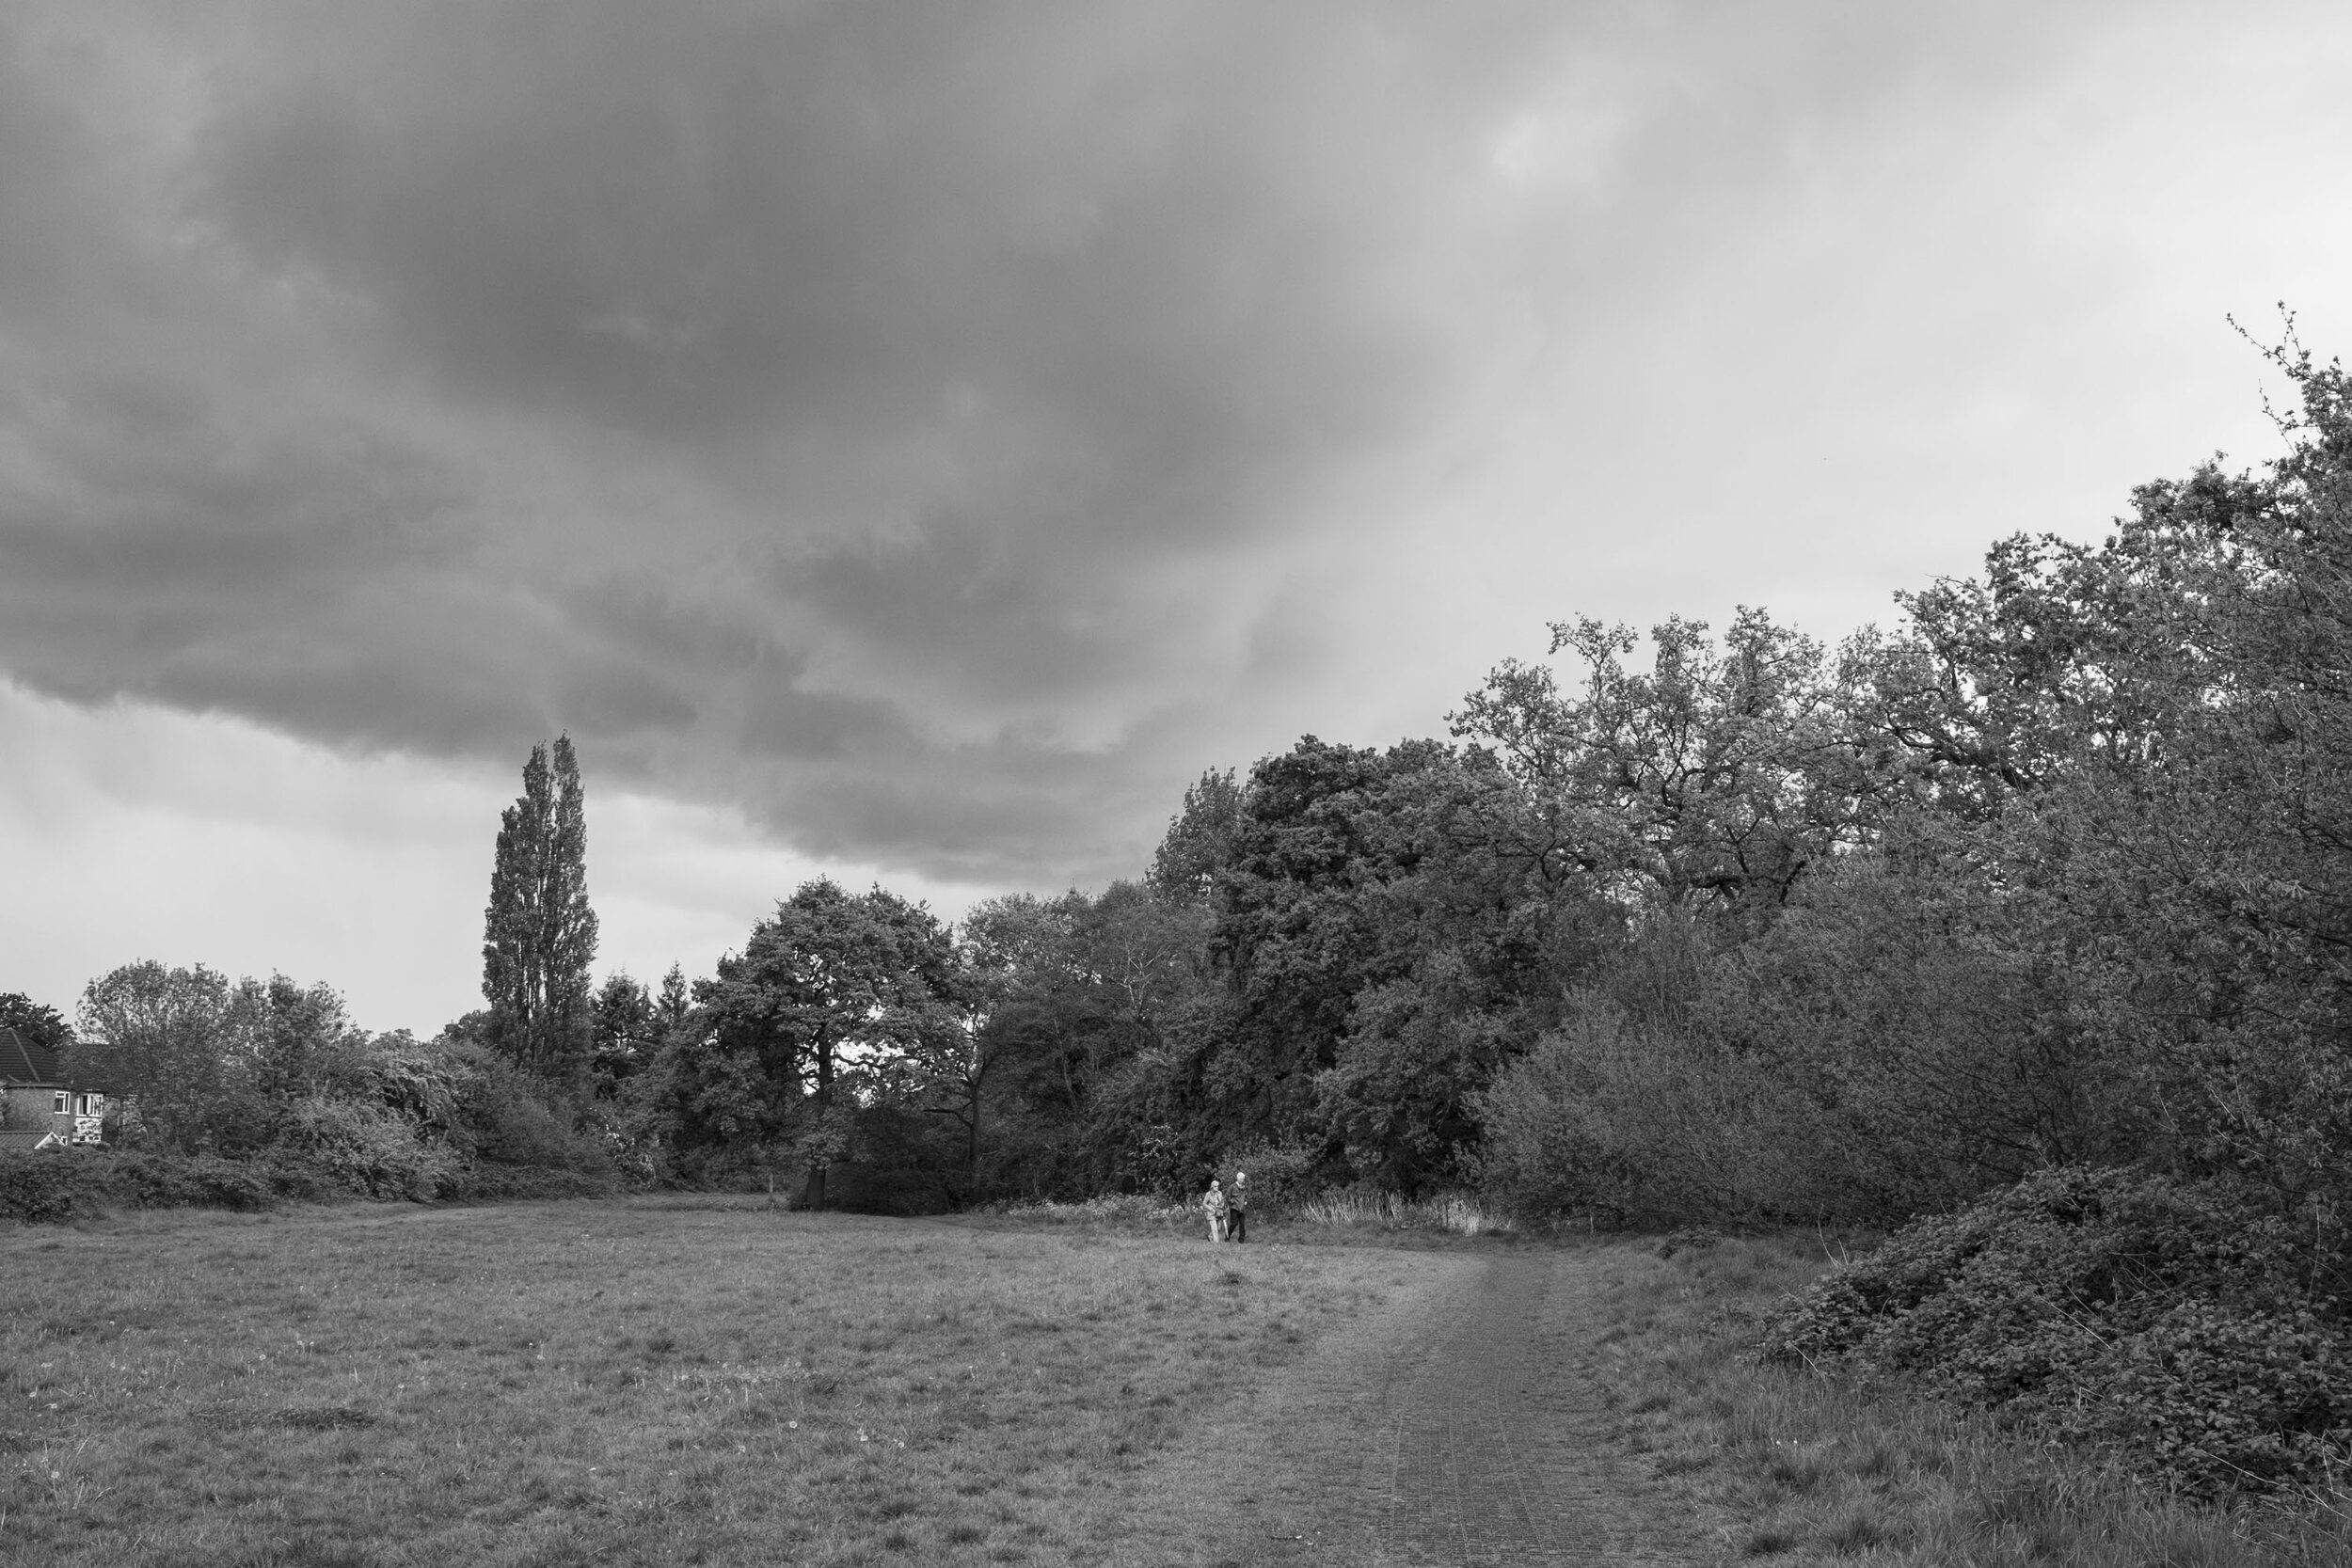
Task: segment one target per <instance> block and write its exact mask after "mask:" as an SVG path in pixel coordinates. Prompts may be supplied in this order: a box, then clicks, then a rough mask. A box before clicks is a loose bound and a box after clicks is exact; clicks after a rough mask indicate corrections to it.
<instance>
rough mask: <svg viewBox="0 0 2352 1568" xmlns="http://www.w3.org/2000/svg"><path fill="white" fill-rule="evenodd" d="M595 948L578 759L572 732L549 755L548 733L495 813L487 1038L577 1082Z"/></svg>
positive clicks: (584, 1055) (559, 1078)
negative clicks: (517, 791)
mask: <svg viewBox="0 0 2352 1568" xmlns="http://www.w3.org/2000/svg"><path fill="white" fill-rule="evenodd" d="M595 958H596V911H594V910H592V909H590V908H589V907H588V822H587V815H586V812H585V809H584V807H583V804H582V797H581V793H580V763H579V760H578V759H577V758H576V757H575V756H574V755H573V753H572V742H571V737H570V736H557V737H556V740H555V747H554V753H553V756H552V758H550V756H549V753H548V746H547V743H546V742H545V741H542V742H540V743H539V744H538V745H536V746H533V747H532V749H531V760H530V761H529V762H528V763H526V764H524V765H523V792H522V794H521V795H519V796H517V797H516V800H515V803H514V804H513V805H511V806H509V807H507V808H506V810H505V811H504V812H503V813H502V814H501V816H500V818H499V840H498V860H497V863H496V864H495V865H493V867H492V868H491V871H490V908H489V911H488V913H487V916H486V918H485V923H484V927H483V933H482V994H483V996H484V998H485V1000H487V1001H488V1003H489V1004H490V1017H489V1023H488V1029H487V1034H488V1037H489V1040H490V1043H491V1044H492V1045H493V1046H495V1047H497V1048H498V1049H499V1050H501V1051H502V1052H504V1053H506V1054H508V1055H509V1056H512V1057H513V1058H514V1059H515V1060H516V1062H518V1063H520V1064H521V1065H522V1066H524V1067H526V1068H529V1069H532V1071H534V1072H537V1073H540V1074H542V1075H543V1076H545V1077H547V1078H549V1079H552V1080H555V1081H556V1082H558V1083H562V1084H565V1085H570V1086H573V1087H579V1086H580V1083H581V1081H582V1080H584V1078H585V1076H586V1073H587V1069H588V1059H589V1053H590V1049H591V1031H590V1014H589V1002H590V998H591V991H590V988H589V980H588V966H589V964H590V963H591V962H593V961H594V960H595Z"/></svg>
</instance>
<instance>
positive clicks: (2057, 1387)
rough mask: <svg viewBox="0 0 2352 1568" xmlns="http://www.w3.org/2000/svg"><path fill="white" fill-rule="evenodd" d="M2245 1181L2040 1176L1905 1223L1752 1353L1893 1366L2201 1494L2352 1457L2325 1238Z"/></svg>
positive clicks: (1919, 1383) (2350, 1385)
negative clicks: (1970, 1203)
mask: <svg viewBox="0 0 2352 1568" xmlns="http://www.w3.org/2000/svg"><path fill="white" fill-rule="evenodd" d="M2347 1287H2352V1277H2347V1272H2346V1269H2345V1262H2344V1257H2343V1255H2342V1252H2341V1250H2340V1249H2338V1248H2336V1247H2333V1246H2330V1245H2328V1237H2327V1236H2326V1233H2325V1232H2324V1231H2314V1230H2309V1229H2305V1228H2303V1227H2299V1226H2297V1225H2296V1224H2294V1223H2292V1221H2291V1220H2290V1219H2289V1218H2288V1217H2287V1216H2284V1215H2281V1214H2280V1213H2279V1212H2276V1210H2275V1209H2274V1208H2272V1207H2271V1206H2268V1205H2265V1204H2264V1203H2261V1202H2259V1201H2256V1200H2254V1198H2253V1196H2252V1195H2251V1194H2250V1193H2249V1191H2248V1190H2247V1189H2245V1188H2244V1187H2243V1186H2240V1185H2236V1184H2224V1183H2213V1182H2206V1183H2200V1184H2197V1185H2194V1186H2184V1185H2182V1184H2180V1183H2177V1182H2173V1181H2169V1180H2163V1179H2161V1178H2158V1177H2154V1176H2152V1175H2148V1174H2145V1173H2140V1172H2131V1171H2122V1170H2112V1169H2110V1170H2097V1169H2091V1168H2088V1167H2082V1166H2075V1167H2069V1168H2065V1169H2059V1170H2050V1171H2042V1172H2037V1173H2036V1174H2035V1175H2033V1176H2030V1177H2028V1178H2026V1180H2024V1181H2022V1182H2020V1183H2019V1184H2017V1185H2016V1186H2014V1187H2011V1188H2010V1189H2008V1190H2006V1191H2004V1192H2002V1193H2000V1194H1997V1195H1995V1196H1991V1197H1988V1198H1986V1199H1984V1200H1983V1201H1981V1202H1980V1203H1978V1204H1976V1205H1974V1206H1972V1207H1970V1208H1968V1209H1966V1210H1964V1211H1963V1212H1960V1213H1957V1214H1953V1215H1948V1216H1937V1217H1933V1218H1929V1219H1923V1220H1921V1221H1919V1222H1917V1223H1915V1224H1914V1225H1913V1226H1911V1227H1908V1228H1906V1229H1905V1230H1903V1231H1902V1232H1901V1233H1899V1235H1897V1236H1896V1237H1895V1238H1893V1239H1892V1240H1891V1241H1889V1242H1888V1243H1886V1244H1885V1245H1883V1246H1882V1247H1880V1248H1879V1249H1878V1250H1877V1251H1876V1252H1874V1253H1872V1254H1870V1255H1869V1256H1868V1257H1867V1258H1864V1259H1860V1260H1859V1261H1856V1262H1851V1263H1849V1264H1847V1265H1846V1266H1844V1267H1841V1268H1838V1269H1836V1270H1834V1271H1832V1272H1831V1273H1830V1274H1829V1275H1826V1276H1825V1277H1824V1278H1822V1279H1821V1280H1820V1281H1819V1282H1818V1283H1816V1284H1815V1285H1813V1286H1812V1287H1810V1288H1809V1289H1807V1290H1806V1291H1804V1292H1803V1293H1802V1294H1801V1295H1799V1296H1798V1297H1796V1298H1795V1299H1794V1300H1792V1301H1790V1302H1789V1303H1788V1304H1787V1305H1785V1306H1784V1307H1782V1308H1781V1309H1780V1310H1779V1311H1778V1312H1777V1313H1776V1314H1775V1315H1774V1316H1773V1318H1772V1320H1771V1321H1770V1322H1769V1323H1768V1324H1767V1325H1766V1331H1765V1335H1764V1340H1763V1343H1764V1350H1765V1354H1766V1356H1767V1358H1768V1359H1772V1360H1778V1361H1782V1362H1786V1363H1791V1364H1800V1365H1804V1366H1807V1367H1812V1368H1817V1369H1823V1368H1829V1369H1835V1370H1841V1371H1844V1372H1848V1373H1852V1374H1859V1375H1861V1376H1865V1377H1883V1378H1893V1379H1896V1380H1899V1381H1900V1382H1903V1383H1905V1384H1908V1385H1910V1386H1914V1387H1917V1388H1922V1389H1925V1390H1927V1391H1929V1392H1931V1393H1933V1394H1937V1395H1940V1396H1942V1397H1945V1398H1947V1399H1950V1400H1953V1401H1955V1402H1960V1403H1963V1404H1966V1405H1971V1406H1975V1407H1978V1408H1981V1409H1987V1410H1992V1411H1995V1412H1998V1413H2000V1414H2001V1415H2003V1416H2005V1417H2009V1418H2015V1419H2017V1420H2019V1421H2020V1422H2022V1423H2025V1424H2026V1425H2029V1426H2031V1427H2033V1428H2035V1429H2037V1430H2040V1431H2042V1432H2045V1433H2052V1434H2055V1435H2058V1436H2061V1437H2066V1438H2070V1439H2075V1440H2081V1441H2088V1442H2091V1443H2096V1444H2100V1445H2103V1446H2106V1447H2109V1448H2111V1449H2115V1450H2117V1451H2118V1452H2120V1453H2121V1454H2122V1456H2123V1457H2124V1458H2125V1459H2126V1460H2128V1461H2129V1462H2130V1463H2131V1464H2132V1465H2134V1466H2135V1467H2137V1468H2138V1469H2139V1470H2141V1471H2143V1472H2144V1473H2147V1474H2150V1475H2152V1476H2153V1477H2156V1478H2159V1479H2161V1480H2163V1481H2168V1482H2169V1483H2171V1484H2172V1485H2173V1486H2175V1487H2177V1488H2179V1489H2182V1490H2185V1491H2189V1492H2193V1493H2198V1494H2201V1495H2205V1496H2218V1495H2223V1494H2227V1493H2233V1492H2239V1491H2258V1490H2265V1489H2269V1488H2275V1487H2279V1486H2282V1485H2289V1484H2294V1483H2312V1482H2316V1481H2322V1480H2326V1479H2329V1478H2332V1477H2334V1476H2338V1475H2341V1474H2342V1473H2343V1471H2344V1468H2345V1465H2346V1463H2347V1460H2352V1337H2347V1335H2346V1333H2345V1331H2344V1330H2345V1325H2344V1291H2345V1290H2346V1289H2347Z"/></svg>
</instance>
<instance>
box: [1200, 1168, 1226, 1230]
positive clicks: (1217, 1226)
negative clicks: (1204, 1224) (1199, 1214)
mask: <svg viewBox="0 0 2352 1568" xmlns="http://www.w3.org/2000/svg"><path fill="white" fill-rule="evenodd" d="M1200 1207H1201V1208H1202V1209H1204V1210H1206V1211H1207V1212H1208V1215H1209V1240H1211V1241H1212V1242H1221V1241H1223V1240H1224V1239H1225V1189H1224V1188H1222V1187H1220V1186H1218V1185H1217V1184H1216V1180H1215V1179H1211V1180H1210V1182H1209V1196H1206V1197H1204V1198H1202V1199H1201V1200H1200Z"/></svg>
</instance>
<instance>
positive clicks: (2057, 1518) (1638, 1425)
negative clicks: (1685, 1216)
mask: <svg viewBox="0 0 2352 1568" xmlns="http://www.w3.org/2000/svg"><path fill="white" fill-rule="evenodd" d="M1692 1240H1693V1239H1692V1238H1686V1239H1684V1240H1683V1241H1682V1242H1680V1243H1677V1244H1674V1245H1664V1244H1658V1245H1651V1246H1645V1247H1639V1248H1637V1247H1635V1246H1632V1245H1628V1244H1624V1243H1619V1244H1616V1245H1613V1246H1610V1247H1607V1248H1605V1249H1601V1250H1600V1251H1599V1252H1598V1253H1597V1259H1598V1261H1597V1266H1598V1267H1600V1268H1601V1269H1603V1270H1604V1271H1605V1284H1604V1286H1603V1291H1604V1304H1605V1307H1606V1309H1607V1310H1608V1312H1609V1314H1610V1316H1611V1318H1612V1320H1613V1322H1612V1326H1611V1327H1610V1328H1608V1329H1607V1330H1606V1331H1605V1332H1604V1333H1603V1335H1602V1337H1601V1341H1600V1344H1599V1345H1598V1347H1597V1349H1598V1351H1599V1361H1600V1372H1601V1376H1602V1379H1603V1382H1604V1386H1605V1388H1606V1390H1607V1398H1608V1401H1609V1403H1610V1404H1611V1406H1612V1407H1613V1410H1614V1411H1615V1413H1616V1415H1617V1417H1618V1418H1619V1419H1620V1420H1621V1421H1622V1422H1623V1424H1624V1427H1625V1430H1626V1434H1627V1436H1628V1439H1629V1441H1630V1442H1631V1443H1632V1444H1633V1446H1634V1447H1636V1448H1637V1449H1640V1450H1641V1451H1643V1452H1645V1454H1647V1455H1648V1457H1649V1460H1650V1463H1651V1464H1652V1465H1653V1466H1654V1467H1655V1469H1656V1470H1657V1472H1658V1473H1660V1474H1661V1475H1663V1476H1666V1477H1669V1478H1672V1479H1673V1480H1674V1481H1676V1482H1677V1484H1678V1485H1679V1486H1681V1487H1682V1488H1683V1489H1684V1490H1685V1491H1686V1493H1687V1496H1688V1498H1689V1501H1690V1504H1691V1506H1692V1507H1693V1508H1694V1509H1695V1510H1698V1511H1701V1512H1704V1513H1707V1514H1709V1515H1711V1516H1712V1517H1714V1518H1716V1519H1717V1520H1719V1521H1722V1523H1721V1524H1720V1526H1719V1528H1720V1531H1721V1540H1722V1544H1723V1546H1724V1551H1725V1554H1726V1556H1729V1557H1734V1558H1748V1559H1755V1560H1760V1561H1768V1562H1773V1563H1812V1562H1828V1561H1832V1560H1836V1561H1840V1562H1858V1563H1873V1564H1888V1565H1897V1564H1899V1565H1903V1568H1931V1565H1932V1568H2028V1565H2052V1568H2055V1565H2060V1564H2063V1565H2066V1568H2147V1565H2150V1564H2179V1565H2188V1564H2196V1565H2199V1568H2319V1565H2321V1564H2328V1565H2331V1568H2332V1565H2339V1564H2342V1563H2343V1562H2344V1561H2346V1560H2352V1491H2347V1490H2346V1489H2344V1487H2343V1486H2342V1485H2341V1484H2330V1483H2328V1482H2327V1481H2322V1482H2320V1483H2319V1484H2315V1485H2312V1486H2309V1487H2304V1488H2300V1489H2295V1490H2287V1491H2278V1492H2274V1493H2271V1494H2269V1495H2266V1496H2264V1497H2238V1498H2235V1499H2233V1500H2232V1501H2230V1502H2228V1503H2226V1504H2222V1503H2217V1502H2209V1501H2203V1500H2201V1499H2199V1498H2197V1497H2191V1496H2188V1495H2186V1494H2185V1493H2183V1492H2181V1491H2179V1490H2177V1489H2174V1488H2171V1487H2168V1486H2165V1485H2162V1484H2159V1483H2155V1482H2152V1481H2147V1480H2145V1479H2142V1478H2140V1477H2137V1476H2135V1475H2134V1474H2133V1473H2132V1471H2131V1470H2130V1469H2129V1467H2127V1466H2125V1465H2122V1464H2120V1463H2119V1462H2118V1461H2117V1460H2116V1458H2115V1457H2114V1456H2113V1455H2112V1454H2111V1453H2106V1452H2102V1451H2099V1450H2095V1449H2086V1448H2084V1447H2082V1446H2080V1445H2077V1444H2072V1443H2068V1442H2065V1441H2063V1440H2061V1439H2058V1438H2057V1437H2055V1436H2046V1435H2037V1434H2036V1433H2032V1432H2028V1431H2024V1430H2020V1429H2018V1428H2017V1427H2015V1426H2013V1425H2011V1424H2009V1423H2005V1422H2003V1421H2002V1420H2000V1419H1998V1418H1995V1417H1994V1415H1992V1414H1990V1413H1988V1412H1985V1411H1982V1410H1973V1409H1969V1408H1965V1407H1963V1406H1960V1405H1957V1404H1953V1403H1949V1402H1942V1401H1937V1400H1932V1399H1927V1398H1922V1397H1919V1396H1917V1395H1916V1394H1915V1393H1914V1392H1912V1391H1910V1390H1908V1389H1906V1388H1904V1387H1902V1386H1897V1385H1893V1384H1890V1383H1888V1382H1886V1381H1883V1380H1873V1379H1871V1378H1869V1377H1867V1376H1865V1375H1863V1374H1862V1373H1861V1371H1860V1370H1859V1369H1850V1368H1846V1367H1842V1366H1834V1365H1832V1364H1824V1365H1823V1366H1822V1367H1820V1369H1818V1370H1817V1369H1808V1368H1807V1367H1805V1366H1804V1364H1803V1363H1802V1362H1800V1363H1797V1364H1793V1365H1791V1364H1787V1363H1771V1362H1766V1361H1763V1360H1762V1359H1760V1358H1759V1357H1758V1356H1757V1355H1756V1354H1755V1347H1756V1342H1757V1338H1758V1333H1759V1330H1760V1329H1761V1327H1762V1326H1763V1323H1764V1321H1765V1319H1766V1318H1767V1316H1768V1315H1771V1314H1772V1313H1773V1312H1774V1310H1775V1306H1776V1304H1777V1303H1778V1302H1780V1301H1782V1300H1784V1299H1785V1298H1786V1297H1787V1296H1788V1294H1789V1293H1791V1292H1793V1291H1800V1290H1803V1289H1804V1288H1805V1287H1806V1286H1807V1285H1808V1284H1810V1283H1812V1282H1813V1281H1814V1280H1816V1279H1817V1278H1818V1277H1820V1275H1822V1273H1823V1271H1824V1269H1827V1268H1833V1267H1834V1265H1833V1263H1832V1260H1831V1259H1829V1258H1828V1257H1826V1256H1824V1251H1823V1248H1822V1246H1821V1244H1820V1243H1819V1242H1818V1241H1817V1240H1816V1239H1815V1238H1814V1237H1812V1236H1810V1235H1797V1234H1790V1235H1780V1236H1766V1237H1726V1238H1722V1239H1720V1240H1715V1239H1711V1238H1710V1239H1705V1240H1703V1241H1702V1242H1701V1244H1691V1243H1692ZM1661 1254H1667V1255H1668V1256H1661ZM1840 1272H1843V1271H1840Z"/></svg>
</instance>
